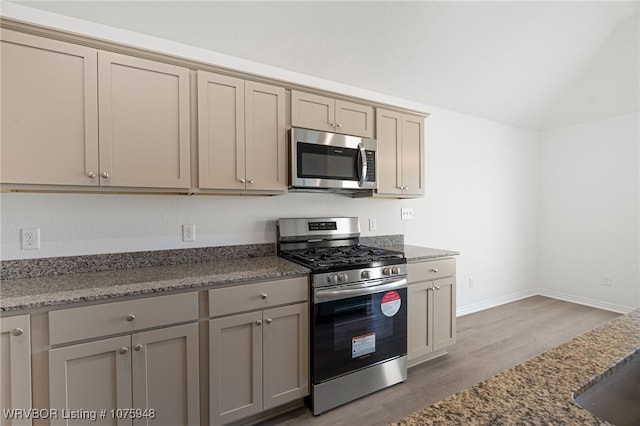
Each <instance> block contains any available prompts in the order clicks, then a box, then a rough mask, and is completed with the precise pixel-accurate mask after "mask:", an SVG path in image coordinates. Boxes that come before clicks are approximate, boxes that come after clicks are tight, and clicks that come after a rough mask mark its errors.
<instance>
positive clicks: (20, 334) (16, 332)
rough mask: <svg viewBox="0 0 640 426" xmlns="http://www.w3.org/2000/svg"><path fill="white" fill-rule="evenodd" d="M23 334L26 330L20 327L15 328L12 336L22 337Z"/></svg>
mask: <svg viewBox="0 0 640 426" xmlns="http://www.w3.org/2000/svg"><path fill="white" fill-rule="evenodd" d="M22 333H24V330H23V329H21V328H20V327H18V328H14V329H13V332H12V333H11V334H13V335H14V336H22Z"/></svg>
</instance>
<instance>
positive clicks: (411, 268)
mask: <svg viewBox="0 0 640 426" xmlns="http://www.w3.org/2000/svg"><path fill="white" fill-rule="evenodd" d="M407 268H408V275H409V284H411V283H416V282H420V281H428V280H437V279H439V278H443V277H451V276H454V275H455V274H456V260H455V259H453V258H451V259H440V260H431V261H425V262H419V263H409V264H408V265H407Z"/></svg>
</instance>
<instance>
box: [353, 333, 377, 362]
mask: <svg viewBox="0 0 640 426" xmlns="http://www.w3.org/2000/svg"><path fill="white" fill-rule="evenodd" d="M375 351H376V333H369V334H363V335H362V336H356V337H354V338H352V339H351V358H358V357H361V356H363V355H367V354H372V353H374V352H375Z"/></svg>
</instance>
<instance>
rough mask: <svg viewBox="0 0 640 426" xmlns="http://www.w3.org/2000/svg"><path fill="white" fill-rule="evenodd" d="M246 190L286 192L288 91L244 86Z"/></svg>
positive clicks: (246, 84) (263, 85)
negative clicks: (286, 113)
mask: <svg viewBox="0 0 640 426" xmlns="http://www.w3.org/2000/svg"><path fill="white" fill-rule="evenodd" d="M244 93H245V155H246V159H245V165H246V177H245V178H246V189H248V190H262V191H285V190H286V189H287V129H286V127H285V117H284V114H285V106H284V104H285V99H284V98H285V90H284V88H282V87H277V86H271V85H267V84H261V83H256V82H252V81H246V82H245V91H244Z"/></svg>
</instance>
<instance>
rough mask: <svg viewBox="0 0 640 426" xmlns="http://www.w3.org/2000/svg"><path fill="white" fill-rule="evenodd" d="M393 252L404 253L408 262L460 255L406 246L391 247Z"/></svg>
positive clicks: (455, 252) (454, 252)
mask: <svg viewBox="0 0 640 426" xmlns="http://www.w3.org/2000/svg"><path fill="white" fill-rule="evenodd" d="M389 248H390V249H391V250H394V248H395V250H399V251H402V252H404V256H405V257H406V258H407V262H409V263H414V262H424V261H425V260H436V259H440V258H443V257H452V256H458V255H459V254H460V253H458V252H457V251H451V250H441V249H434V248H428V247H418V246H412V245H407V244H404V245H402V246H392V247H389Z"/></svg>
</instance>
